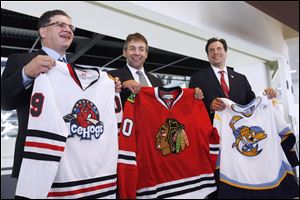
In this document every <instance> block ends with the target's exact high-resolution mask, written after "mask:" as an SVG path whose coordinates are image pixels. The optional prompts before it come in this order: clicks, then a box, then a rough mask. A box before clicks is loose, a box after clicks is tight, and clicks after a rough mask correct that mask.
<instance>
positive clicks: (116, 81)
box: [114, 77, 122, 92]
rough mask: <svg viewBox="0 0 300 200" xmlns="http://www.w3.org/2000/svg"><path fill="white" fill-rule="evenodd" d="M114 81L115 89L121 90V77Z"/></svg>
mask: <svg viewBox="0 0 300 200" xmlns="http://www.w3.org/2000/svg"><path fill="white" fill-rule="evenodd" d="M114 81H115V91H116V92H121V90H122V84H121V81H120V79H119V77H115V78H114Z"/></svg>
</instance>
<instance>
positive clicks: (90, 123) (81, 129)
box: [64, 99, 104, 139]
mask: <svg viewBox="0 0 300 200" xmlns="http://www.w3.org/2000/svg"><path fill="white" fill-rule="evenodd" d="M64 120H65V121H66V122H70V132H71V135H70V136H71V137H73V136H75V135H78V136H80V137H81V139H92V136H94V137H95V138H96V139H98V138H99V137H100V135H101V134H102V133H103V131H104V125H103V122H101V121H100V120H99V111H98V109H97V107H96V106H95V104H94V103H93V102H91V101H89V100H86V99H80V100H79V101H77V102H76V103H75V105H74V107H73V109H72V113H71V114H69V115H66V116H64Z"/></svg>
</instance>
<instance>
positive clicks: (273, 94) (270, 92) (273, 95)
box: [264, 88, 277, 99]
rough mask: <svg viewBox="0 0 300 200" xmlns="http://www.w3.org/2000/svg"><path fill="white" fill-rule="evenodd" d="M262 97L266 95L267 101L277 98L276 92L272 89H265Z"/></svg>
mask: <svg viewBox="0 0 300 200" xmlns="http://www.w3.org/2000/svg"><path fill="white" fill-rule="evenodd" d="M264 95H267V96H268V98H269V99H273V98H276V97H277V92H276V91H275V90H274V89H273V88H267V89H265V91H264Z"/></svg>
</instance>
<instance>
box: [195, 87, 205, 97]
mask: <svg viewBox="0 0 300 200" xmlns="http://www.w3.org/2000/svg"><path fill="white" fill-rule="evenodd" d="M194 96H195V98H196V99H203V98H204V96H203V92H202V90H201V89H200V88H198V87H196V88H195V95H194Z"/></svg>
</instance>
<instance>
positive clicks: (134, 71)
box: [127, 63, 145, 74]
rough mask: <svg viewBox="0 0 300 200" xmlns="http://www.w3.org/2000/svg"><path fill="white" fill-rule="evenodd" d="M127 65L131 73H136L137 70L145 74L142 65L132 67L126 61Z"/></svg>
mask: <svg viewBox="0 0 300 200" xmlns="http://www.w3.org/2000/svg"><path fill="white" fill-rule="evenodd" d="M127 67H128V68H129V70H130V72H131V74H136V72H137V71H141V72H143V73H144V74H145V70H144V67H142V69H139V70H138V69H135V68H133V67H131V66H130V65H129V64H128V63H127Z"/></svg>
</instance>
